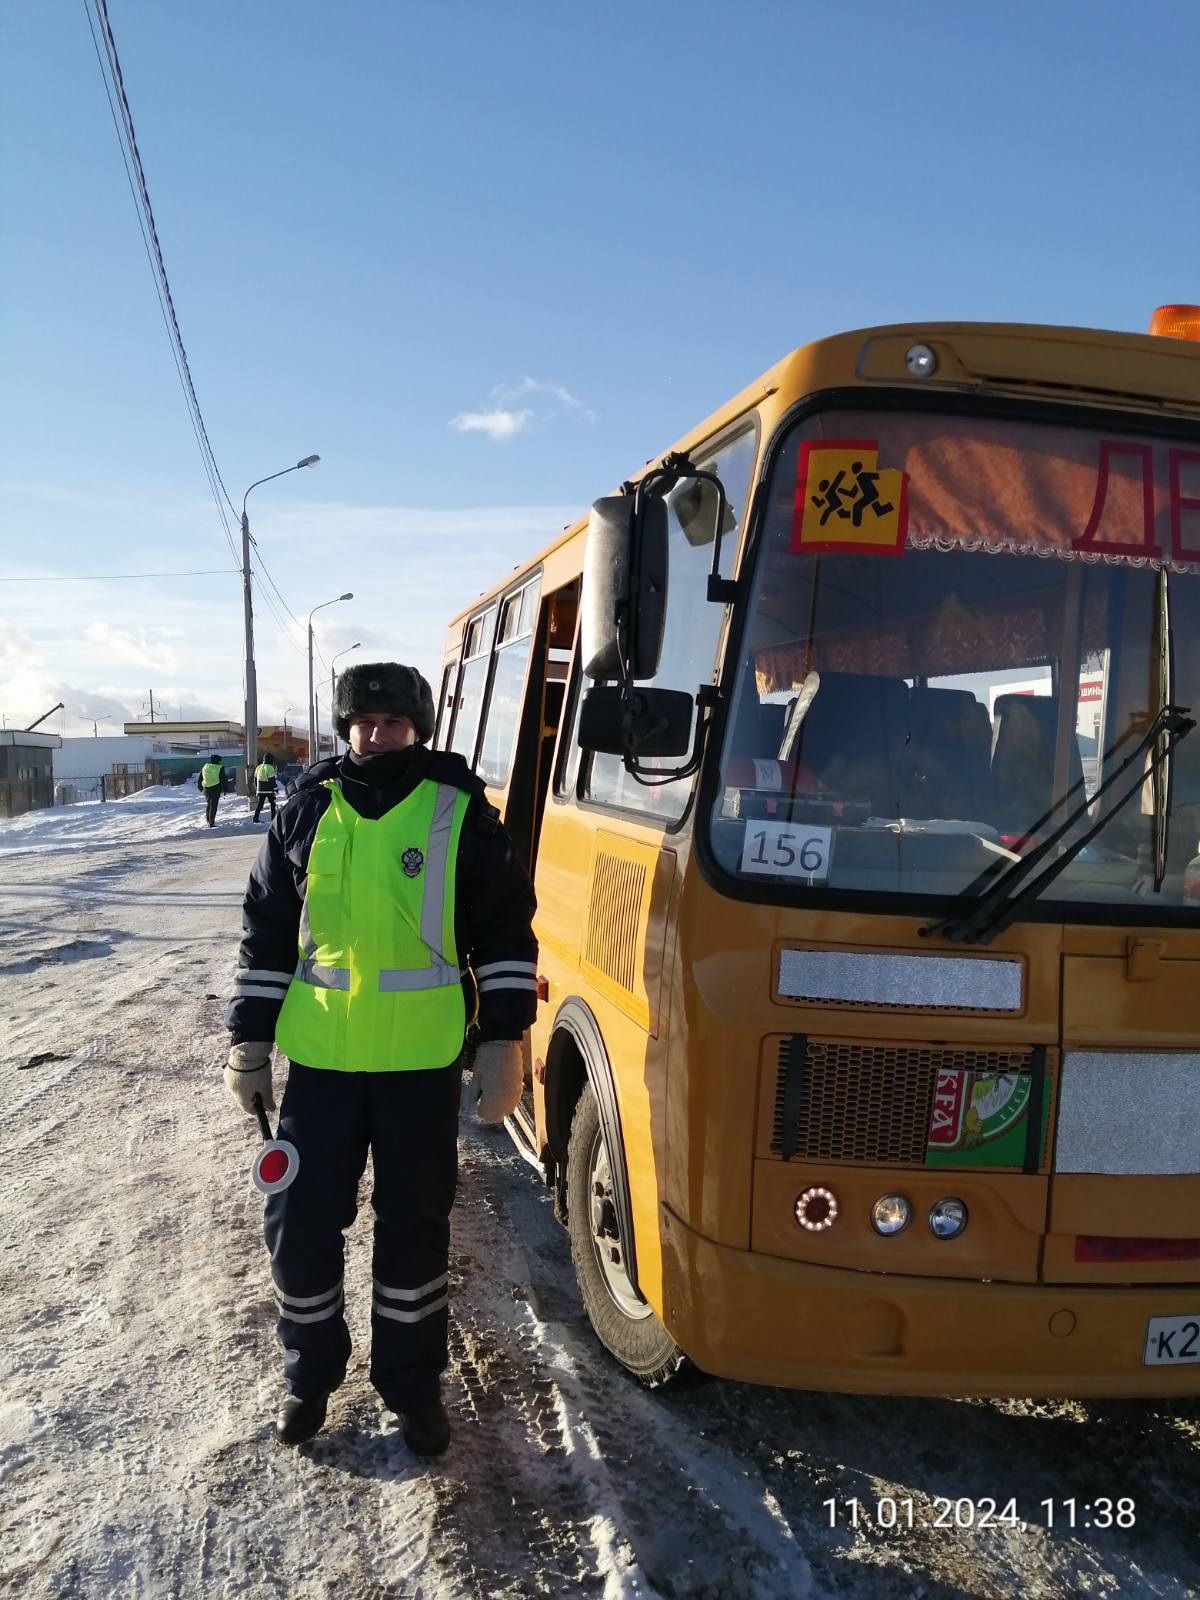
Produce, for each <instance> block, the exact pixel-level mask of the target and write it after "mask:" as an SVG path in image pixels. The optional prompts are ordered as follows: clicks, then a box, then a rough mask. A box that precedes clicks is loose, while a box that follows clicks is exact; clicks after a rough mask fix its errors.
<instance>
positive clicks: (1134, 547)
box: [1071, 439, 1159, 556]
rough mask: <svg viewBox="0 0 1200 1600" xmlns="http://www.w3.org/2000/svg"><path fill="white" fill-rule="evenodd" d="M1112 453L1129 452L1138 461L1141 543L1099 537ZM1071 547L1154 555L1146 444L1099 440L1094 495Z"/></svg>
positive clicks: (1150, 472)
mask: <svg viewBox="0 0 1200 1600" xmlns="http://www.w3.org/2000/svg"><path fill="white" fill-rule="evenodd" d="M1114 456H1133V457H1134V459H1135V460H1138V461H1140V462H1141V468H1140V472H1141V479H1142V538H1141V543H1140V544H1139V543H1135V542H1134V541H1133V540H1124V539H1100V538H1098V537H1097V535H1098V534H1099V532H1100V524H1101V521H1102V520H1103V517H1104V508H1105V504H1106V502H1107V500H1108V494H1109V476H1110V463H1111V461H1112V460H1113V457H1114ZM1071 548H1072V550H1079V551H1081V552H1085V553H1089V554H1090V553H1092V552H1094V553H1095V554H1097V555H1106V556H1156V555H1157V554H1158V553H1159V552H1158V545H1157V544H1156V543H1155V539H1154V452H1153V451H1152V449H1151V447H1150V446H1149V445H1148V444H1129V443H1126V442H1125V441H1124V440H1121V439H1101V440H1100V465H1099V468H1098V469H1097V476H1096V498H1095V499H1094V500H1093V502H1092V512H1091V516H1089V518H1088V524H1087V527H1086V528H1085V529H1084V530H1083V532H1082V533H1081V534H1080V535H1079V537H1078V539H1073V540H1072V541H1071Z"/></svg>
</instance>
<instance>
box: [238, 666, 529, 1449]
mask: <svg viewBox="0 0 1200 1600" xmlns="http://www.w3.org/2000/svg"><path fill="white" fill-rule="evenodd" d="M433 720H434V718H433V696H432V693H431V691H430V688H429V685H428V683H426V681H425V679H424V678H423V677H422V676H421V675H420V673H418V672H416V671H415V670H414V669H413V668H412V667H406V666H399V665H397V664H395V663H392V662H385V663H380V664H376V665H358V666H354V667H350V668H348V669H347V670H346V671H345V672H343V673H342V675H341V677H340V678H339V679H338V685H337V694H336V699H335V702H334V725H335V727H336V728H337V732H338V734H339V736H340V737H341V738H342V739H344V740H346V741H347V742H348V744H349V746H350V749H349V751H348V752H347V753H346V754H345V755H344V756H342V757H341V758H335V759H333V760H327V761H323V762H320V763H318V764H317V765H316V766H314V767H311V768H309V769H308V771H307V772H305V773H304V775H303V776H302V777H301V778H300V779H299V780H298V781H297V783H296V784H295V785H294V786H292V787H291V788H290V789H289V790H288V791H287V792H286V794H285V796H284V799H283V803H282V805H281V807H280V810H279V815H278V816H277V817H276V818H275V820H274V821H273V822H272V823H271V827H270V831H269V832H268V834H267V837H266V839H265V840H264V841H263V847H262V850H261V852H260V854H259V858H258V861H257V863H256V865H255V867H254V870H253V872H252V873H251V877H250V886H249V889H248V891H247V894H246V900H245V908H244V914H243V927H244V929H245V932H244V935H243V938H242V943H241V948H240V951H239V954H238V970H237V977H236V991H235V997H234V999H233V1001H232V1003H231V1005H230V1008H229V1012H228V1017H227V1021H228V1025H229V1028H230V1030H231V1032H232V1035H233V1048H232V1050H231V1051H230V1054H229V1065H228V1067H227V1068H226V1072H225V1082H226V1085H227V1087H228V1088H229V1090H230V1092H231V1093H232V1095H233V1096H234V1098H235V1099H236V1100H237V1102H238V1104H239V1106H241V1108H242V1109H243V1110H244V1111H247V1112H251V1113H252V1112H253V1108H254V1097H255V1095H256V1094H261V1095H262V1097H263V1101H264V1103H265V1105H266V1106H267V1109H268V1110H271V1109H273V1108H274V1103H275V1102H274V1099H273V1095H272V1077H271V1048H272V1043H274V1044H276V1045H278V1047H279V1049H280V1051H281V1052H282V1053H283V1054H284V1055H285V1056H287V1057H288V1058H289V1061H290V1066H289V1069H288V1078H287V1088H286V1092H285V1093H284V1097H283V1106H282V1110H281V1113H280V1120H279V1128H278V1137H279V1138H281V1139H289V1140H291V1142H292V1143H293V1144H294V1145H295V1146H296V1148H297V1150H298V1151H299V1154H300V1162H299V1168H298V1172H297V1176H296V1178H295V1180H294V1182H293V1183H292V1184H291V1186H290V1187H288V1188H286V1189H282V1190H280V1191H278V1192H276V1193H274V1194H271V1195H270V1196H269V1198H268V1200H267V1207H266V1239H267V1247H268V1249H269V1251H270V1255H271V1269H272V1277H273V1279H274V1286H275V1298H276V1301H277V1303H278V1308H279V1322H278V1333H279V1338H280V1342H281V1343H282V1345H283V1348H284V1352H285V1355H284V1380H285V1382H286V1385H287V1388H288V1390H289V1397H288V1399H287V1400H286V1401H285V1402H284V1404H283V1407H282V1409H281V1410H280V1412H279V1415H278V1417H277V1419H276V1424H275V1431H276V1435H277V1437H278V1438H279V1439H280V1440H281V1441H282V1442H284V1443H287V1444H298V1443H300V1442H301V1441H302V1440H305V1439H309V1438H311V1437H312V1436H313V1435H314V1434H315V1433H316V1432H317V1431H318V1430H319V1429H320V1427H321V1426H322V1424H323V1422H324V1420H325V1411H326V1403H327V1401H328V1398H329V1395H330V1393H331V1392H332V1390H334V1389H336V1388H337V1386H338V1384H340V1383H341V1381H342V1379H343V1377H344V1375H345V1371H346V1362H347V1359H348V1357H349V1354H350V1335H349V1333H348V1331H347V1328H346V1322H345V1318H344V1316H343V1314H342V1305H343V1301H342V1265H343V1231H344V1230H345V1229H346V1228H348V1227H349V1226H350V1224H351V1222H352V1221H353V1220H354V1215H355V1203H356V1195H357V1190H358V1182H359V1179H360V1177H361V1175H362V1172H363V1169H364V1166H365V1164H366V1158H367V1151H368V1149H370V1151H371V1154H372V1160H373V1170H374V1189H373V1192H372V1197H371V1198H372V1204H373V1206H374V1210H375V1236H374V1255H373V1263H372V1266H373V1277H374V1296H373V1308H372V1319H371V1369H370V1371H371V1381H372V1383H373V1384H374V1385H375V1388H376V1389H377V1390H378V1392H379V1394H380V1395H381V1397H382V1399H383V1401H384V1404H385V1406H386V1407H387V1408H388V1409H389V1410H391V1411H395V1412H396V1413H397V1414H398V1415H399V1416H400V1418H401V1420H402V1425H403V1430H404V1436H405V1439H406V1440H407V1442H408V1444H409V1447H410V1448H411V1449H412V1450H413V1451H414V1452H416V1453H417V1454H419V1455H425V1456H435V1455H440V1454H441V1452H442V1451H443V1450H445V1448H446V1446H447V1444H448V1442H449V1438H450V1426H449V1420H448V1418H447V1416H446V1411H445V1408H444V1406H443V1404H442V1401H441V1392H440V1381H439V1375H440V1373H442V1372H443V1371H444V1370H445V1368H446V1365H447V1362H448V1353H447V1334H448V1322H449V1312H448V1309H447V1275H448V1260H449V1243H450V1208H451V1204H452V1202H453V1199H454V1191H455V1185H456V1182H457V1175H458V1133H457V1128H458V1109H459V1086H460V1080H461V1065H460V1056H461V1053H462V1048H463V1041H464V1031H465V1028H466V1026H467V1023H468V1021H469V1019H470V1016H471V1012H472V1010H473V1009H474V1004H475V994H476V991H477V994H478V1025H479V1035H480V1043H479V1045H478V1048H477V1052H476V1056H475V1064H474V1076H473V1079H472V1094H473V1097H474V1099H475V1102H476V1113H477V1115H478V1117H479V1119H480V1120H481V1121H483V1122H499V1121H501V1120H502V1119H503V1118H504V1117H505V1116H507V1115H508V1114H509V1113H510V1112H511V1111H512V1110H513V1109H514V1108H515V1106H516V1104H517V1101H518V1099H519V1098H520V1094H521V1087H522V1077H523V1069H522V1047H521V1044H520V1040H521V1039H522V1036H523V1034H524V1031H525V1029H526V1028H527V1027H528V1026H529V1024H530V1023H531V1022H532V1021H533V1017H534V1013H535V1010H536V1005H537V981H536V971H537V968H536V960H537V943H536V941H535V939H534V936H533V931H532V919H533V911H534V898H533V888H532V885H531V884H530V881H529V876H528V874H527V872H526V870H525V868H524V866H523V865H522V864H521V862H520V861H519V860H518V859H517V857H516V855H515V853H514V851H513V848H512V845H511V844H510V842H509V839H508V836H507V834H506V833H505V832H504V829H503V827H502V826H501V825H500V823H499V819H498V815H497V813H496V811H495V810H494V809H493V808H492V807H491V806H490V805H489V804H488V803H487V800H486V798H485V795H484V788H483V784H482V782H481V781H480V780H479V779H478V778H476V777H475V776H474V775H473V774H472V772H471V771H470V769H469V768H468V766H467V764H466V762H465V761H464V760H463V759H462V757H461V756H457V755H451V754H448V753H445V752H438V751H431V750H430V749H428V747H427V746H428V741H429V739H430V738H431V737H432V734H433ZM468 967H469V971H468V970H467V969H468Z"/></svg>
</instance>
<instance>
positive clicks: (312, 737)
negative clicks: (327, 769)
mask: <svg viewBox="0 0 1200 1600" xmlns="http://www.w3.org/2000/svg"><path fill="white" fill-rule="evenodd" d="M353 599H354V596H353V594H351V592H350V591H349V590H348V589H347V591H346V593H345V594H337V595H334V597H333V599H332V600H322V601H321V604H320V605H319V606H314V607H313V608H312V610H311V611H310V612H309V613H308V764H309V766H310V767H311V766H312V764H313V762H314V761H315V760H316V759H317V726H316V724H317V708H316V700H315V698H314V695H313V625H312V619H313V618H314V617H315V616H316V614H317V612H318V611H324V609H325V607H326V606H335V605H337V603H338V601H339V600H353Z"/></svg>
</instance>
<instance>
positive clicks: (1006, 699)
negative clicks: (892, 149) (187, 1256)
mask: <svg viewBox="0 0 1200 1600" xmlns="http://www.w3.org/2000/svg"><path fill="white" fill-rule="evenodd" d="M1156 317H1157V318H1158V328H1159V331H1156V332H1155V333H1153V334H1124V333H1107V332H1098V331H1094V330H1088V329H1076V328H1040V327H1025V326H1008V325H997V326H990V325H972V324H920V325H913V326H911V327H881V328H870V329H867V330H865V331H861V332H854V333H845V334H840V335H837V336H836V337H832V338H827V339H822V340H820V341H819V342H817V343H815V344H811V345H808V346H806V347H804V348H802V349H799V350H795V351H793V352H792V354H790V355H788V356H786V357H785V358H784V359H783V360H782V361H780V362H779V364H778V365H777V366H774V367H772V368H771V370H770V371H769V372H767V373H765V374H764V375H763V376H762V377H761V378H759V379H758V380H757V381H756V382H755V383H752V384H751V385H750V386H749V387H748V388H746V389H744V390H743V391H742V392H741V393H740V394H738V395H737V396H735V397H734V398H733V399H732V400H730V401H729V402H728V404H726V405H724V406H722V407H721V409H720V410H719V411H717V412H715V413H714V414H713V415H712V416H710V417H709V418H708V419H707V420H706V421H705V422H702V423H701V424H700V425H699V426H698V427H697V428H695V429H693V430H692V432H690V433H689V434H687V435H686V436H685V437H684V438H683V439H681V440H680V441H679V442H678V443H677V444H676V445H675V446H674V447H673V448H672V449H671V450H670V451H668V452H666V453H665V454H664V455H663V456H660V457H657V458H655V459H654V460H653V461H652V462H651V464H650V465H649V466H648V467H647V468H645V469H643V470H642V471H641V472H640V473H639V474H638V475H637V476H636V477H635V478H634V479H633V480H631V481H630V482H629V483H626V484H623V485H621V486H620V488H619V490H617V491H615V492H612V493H609V494H607V495H605V496H603V497H602V498H600V499H599V500H597V502H596V503H595V505H594V506H593V507H592V508H591V511H590V512H589V513H588V514H587V515H586V516H585V517H583V518H581V520H580V521H579V522H577V523H576V524H574V525H573V526H571V527H568V528H567V529H565V530H564V532H563V533H562V534H561V536H560V537H558V538H556V539H554V540H553V541H552V542H551V543H550V544H548V545H547V546H546V548H545V549H543V550H541V551H539V552H538V553H537V554H536V555H534V556H532V557H531V558H530V559H529V561H528V562H527V563H525V564H524V565H523V566H522V567H521V568H520V569H518V570H517V571H516V572H514V573H513V574H512V575H510V576H509V577H507V578H505V579H504V580H503V581H501V582H499V583H497V584H496V585H495V586H494V587H493V588H491V589H489V590H488V591H487V592H486V593H485V594H484V595H483V596H481V598H480V599H479V600H478V601H477V602H476V603H475V604H474V605H472V606H471V607H470V608H469V609H468V610H466V611H464V612H463V613H462V614H461V615H459V616H458V617H456V618H455V619H454V620H453V622H452V623H451V624H450V626H449V630H448V634H447V639H446V648H445V654H444V660H443V664H442V678H441V683H440V692H439V707H438V728H437V734H436V742H437V744H438V746H439V747H440V748H443V749H452V750H456V751H458V752H460V753H461V754H462V755H464V756H465V757H466V758H467V759H468V761H470V762H472V763H473V764H474V766H475V768H476V769H477V771H478V772H479V773H480V775H481V776H482V777H483V778H484V780H485V781H486V783H487V784H488V786H489V790H490V792H491V794H492V796H493V798H494V799H495V801H496V803H497V804H498V805H499V806H500V807H501V808H502V810H503V813H504V816H505V820H506V823H507V826H508V829H509V831H510V832H511V834H512V837H513V839H514V841H515V842H516V846H517V848H518V849H519V850H520V851H522V852H523V853H524V855H525V857H526V858H527V859H528V862H529V865H530V870H531V872H532V874H533V877H534V882H535V885H536V889H537V896H538V919H537V932H538V937H539V939H540V943H541V956H540V963H539V976H538V980H537V981H538V991H539V1002H540V1003H539V1008H538V1020H537V1023H536V1025H535V1027H534V1028H533V1029H532V1032H531V1036H530V1038H529V1040H528V1082H527V1092H526V1096H525V1098H524V1100H523V1102H522V1104H521V1106H520V1108H519V1109H518V1111H517V1113H516V1115H515V1116H514V1118H513V1119H512V1122H511V1126H510V1131H511V1132H512V1133H513V1135H514V1137H515V1138H516V1139H517V1141H518V1143H519V1145H520V1146H521V1147H522V1149H523V1150H524V1152H525V1153H526V1155H527V1156H528V1158H529V1159H530V1160H531V1161H532V1162H533V1163H534V1164H535V1165H536V1166H537V1167H538V1169H539V1170H540V1171H541V1172H542V1173H543V1175H544V1177H545V1180H546V1182H547V1184H549V1185H550V1186H551V1187H552V1189H553V1193H554V1198H555V1206H556V1211H557V1213H558V1215H559V1217H560V1218H561V1220H563V1221H564V1222H565V1223H566V1225H567V1227H568V1229H569V1231H570V1238H571V1248H572V1255H573V1259H574V1264H575V1268H576V1272H577V1275H578V1279H579V1285H580V1290H581V1293H582V1298H583V1302H584V1305H585V1307H586V1309H587V1313H588V1316H589V1318H590V1320H591V1323H592V1325H593V1327H594V1329H595V1332H596V1334H597V1335H598V1337H599V1339H600V1340H601V1341H602V1343H603V1344H604V1345H605V1346H606V1347H607V1349H608V1350H609V1351H610V1352H611V1353H612V1355H613V1356H615V1357H616V1359H617V1360H618V1361H619V1362H621V1363H623V1364H624V1366H626V1367H627V1368H628V1369H630V1370H631V1371H632V1372H634V1373H636V1374H637V1375H638V1376H639V1377H641V1378H642V1379H643V1380H644V1381H645V1382H647V1383H651V1384H653V1383H660V1382H664V1381H666V1380H667V1379H669V1378H671V1377H672V1376H674V1375H675V1374H676V1373H678V1372H680V1371H681V1370H683V1369H685V1368H686V1367H687V1366H688V1364H689V1363H691V1364H694V1365H695V1366H696V1367H698V1368H700V1369H701V1370H703V1371H706V1372H709V1373H713V1374H717V1375H723V1376H727V1377H731V1378H737V1379H744V1380H749V1381H752V1382H760V1383H770V1384H783V1385H789V1386H793V1387H802V1388H814V1389H832V1390H846V1391H875V1392H886V1393H897V1394H899V1393H909V1394H951V1395H989V1394H992V1395H1047V1396H1051V1395H1057V1396H1116V1395H1192V1394H1196V1393H1197V1392H1200V735H1194V736H1193V729H1194V719H1193V717H1192V716H1190V715H1189V708H1190V707H1200V344H1197V343H1196V342H1194V341H1195V336H1196V335H1197V334H1198V333H1200V312H1192V311H1190V310H1189V309H1188V308H1168V309H1165V310H1164V311H1163V312H1162V313H1156ZM598 487H600V486H598Z"/></svg>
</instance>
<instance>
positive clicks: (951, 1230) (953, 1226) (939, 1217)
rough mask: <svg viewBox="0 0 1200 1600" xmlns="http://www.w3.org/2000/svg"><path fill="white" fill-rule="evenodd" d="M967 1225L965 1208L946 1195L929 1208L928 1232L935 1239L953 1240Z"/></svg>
mask: <svg viewBox="0 0 1200 1600" xmlns="http://www.w3.org/2000/svg"><path fill="white" fill-rule="evenodd" d="M966 1225H967V1208H966V1206H965V1204H964V1203H963V1202H962V1201H961V1200H956V1199H955V1198H954V1197H953V1196H952V1195H947V1197H946V1199H944V1200H935V1201H934V1203H933V1205H932V1206H930V1208H929V1231H930V1233H932V1234H933V1236H934V1238H935V1239H955V1238H957V1237H958V1235H959V1234H960V1233H961V1232H962V1231H963V1229H964V1228H965V1227H966Z"/></svg>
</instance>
